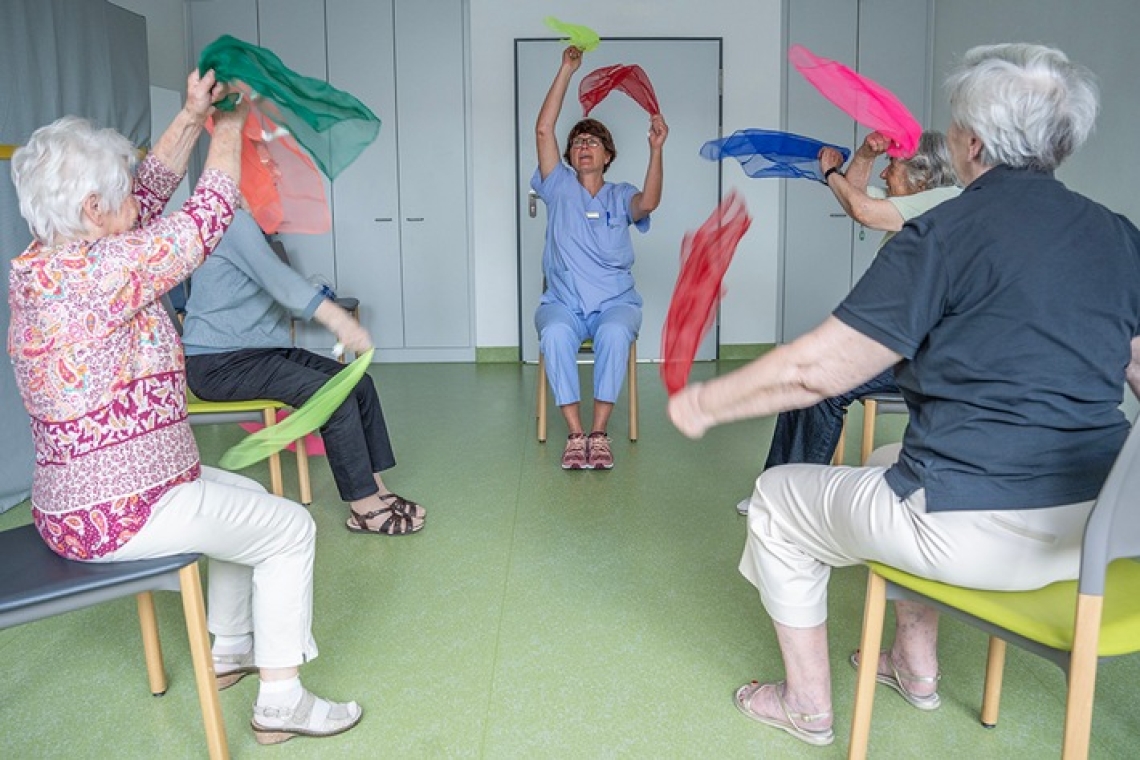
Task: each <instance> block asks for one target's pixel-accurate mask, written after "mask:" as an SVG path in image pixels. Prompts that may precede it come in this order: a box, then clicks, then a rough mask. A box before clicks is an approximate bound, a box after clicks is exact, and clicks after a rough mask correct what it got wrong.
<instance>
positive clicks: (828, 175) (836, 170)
mask: <svg viewBox="0 0 1140 760" xmlns="http://www.w3.org/2000/svg"><path fill="white" fill-rule="evenodd" d="M832 174H838V175H839V176H840V177H846V176H847V175H846V174H844V173H843V171H842V170H841V169H840V168H839V167H838V166H833V167H831V168H830V169H828V170H827V171H825V172H824V173H823V183H824V184H825V185H826V184H827V181H828V180H829V179H831V175H832Z"/></svg>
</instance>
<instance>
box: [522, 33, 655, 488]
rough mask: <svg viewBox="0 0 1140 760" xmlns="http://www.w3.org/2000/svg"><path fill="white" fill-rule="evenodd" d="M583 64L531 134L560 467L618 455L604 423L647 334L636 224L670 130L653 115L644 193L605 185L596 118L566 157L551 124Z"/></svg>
mask: <svg viewBox="0 0 1140 760" xmlns="http://www.w3.org/2000/svg"><path fill="white" fill-rule="evenodd" d="M581 65H582V51H580V50H579V49H578V48H576V47H568V48H566V49H565V50H564V51H563V52H562V64H561V66H559V69H558V74H557V76H555V77H554V82H553V83H552V84H551V85H550V91H549V92H547V94H546V99H545V100H544V101H543V103H542V109H541V110H540V111H539V113H538V121H537V123H536V124H535V129H534V131H535V142H536V144H537V151H538V169H537V170H536V171H535V173H534V177H533V178H532V179H531V187H532V188H534V190H535V192H537V193H538V196H539V197H540V198H542V200H543V202H544V203H545V204H546V211H547V226H546V245H545V249H544V250H543V253H542V271H543V275H544V276H545V278H546V291H545V292H544V293H543V294H542V299H541V301H540V302H539V306H538V311H537V312H536V313H535V316H534V322H535V327H537V328H538V337H539V348H540V350H541V351H542V354H543V356H544V357H545V358H546V367H547V376H548V377H549V378H550V384H551V387H552V389H553V391H554V401H555V403H556V404H558V408H559V409H560V410H561V411H562V416H563V418H565V420H566V426H567V428H568V430H569V436H568V437H567V439H566V449H565V451H564V452H563V454H562V468H563V469H566V470H582V469H604V470H608V469H610V468H612V467H613V465H614V459H613V453H612V452H611V451H610V439H609V436H608V435H607V434H606V426H607V424H608V423H609V419H610V413H611V412H612V411H613V408H614V401H615V400H617V396H618V393H619V392H620V391H621V386H622V382H624V380H625V371H626V358H627V357H628V355H629V347H630V345H631V344H632V343H633V341H634V340H636V339H637V332H638V330H639V329H641V296H640V295H638V293H637V290H636V289H635V288H634V283H633V273H632V272H631V269H632V267H633V255H634V254H633V242H632V240H631V239H630V234H629V227H630V225H631V224H632V225H634V226H636V227H637V229H638V230H640V231H641V232H643V233H644V232H647V231H648V230H649V214H650V212H652V211H653V210H654V209H656V208H657V206H658V204H660V202H661V181H662V167H661V149H662V147H663V146H664V144H665V138H666V137H667V136H668V134H669V128H668V126H666V124H665V119H664V118H662V117H661V116H660V115H657V116H652V117H650V120H649V166H648V167H647V168H646V171H645V189H644V190H638V189H637V188H636V187H634V186H633V185H631V184H629V183H626V182H621V183H618V184H613V183H610V182H606V181H605V178H604V174H605V172H606V170H607V169H608V168H609V167H610V164H611V163H613V160H614V159H615V158H617V149H616V148H615V147H614V141H613V137H612V136H611V135H610V131H609V130H608V129H606V127H605V125H604V124H602V123H601V122H599V121H597V120H595V119H583V120H582V121H579V122H578V123H577V124H575V125H574V128H573V129H571V130H570V136H569V137H568V138H567V140H566V150H565V152H560V151H559V145H558V139H557V138H556V137H555V135H554V127H555V124H556V123H557V122H558V115H559V113H560V112H561V110H562V101H563V99H564V98H565V97H566V90H567V88H568V86H569V84H570V79H571V77H573V76H574V73H575V72H576V71H577V70H578V67H579V66H581ZM563 159H565V161H566V163H563ZM567 164H569V165H567ZM587 338H590V339H592V340H593V343H594V354H595V364H594V415H593V424H592V425H591V427H590V433H589V435H588V436H587V435H586V432H585V429H584V428H583V427H582V419H581V414H580V401H581V391H580V388H579V384H578V364H577V358H578V349H579V347H580V346H581V345H582V342H583V341H585V340H586V339H587Z"/></svg>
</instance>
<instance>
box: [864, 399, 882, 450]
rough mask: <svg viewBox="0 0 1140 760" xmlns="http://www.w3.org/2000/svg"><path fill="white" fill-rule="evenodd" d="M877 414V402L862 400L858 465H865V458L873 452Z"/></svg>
mask: <svg viewBox="0 0 1140 760" xmlns="http://www.w3.org/2000/svg"><path fill="white" fill-rule="evenodd" d="M878 412H879V402H878V401H875V399H873V398H865V399H863V451H862V456H861V457H860V459H859V464H867V457H869V456H871V452H872V451H874V450H875V416H876V415H877V414H878Z"/></svg>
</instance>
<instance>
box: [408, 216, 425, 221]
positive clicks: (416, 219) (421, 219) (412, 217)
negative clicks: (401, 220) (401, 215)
mask: <svg viewBox="0 0 1140 760" xmlns="http://www.w3.org/2000/svg"><path fill="white" fill-rule="evenodd" d="M423 220H424V218H423V217H422V216H409V217H408V218H407V221H409V222H422V221H423Z"/></svg>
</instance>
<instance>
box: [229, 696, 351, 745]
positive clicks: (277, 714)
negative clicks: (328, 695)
mask: <svg viewBox="0 0 1140 760" xmlns="http://www.w3.org/2000/svg"><path fill="white" fill-rule="evenodd" d="M363 714H364V711H363V710H361V709H360V705H358V704H356V703H355V702H330V701H329V700H327V699H321V698H320V697H317V696H315V695H314V694H313V693H312V692H311V691H309V690H308V689H302V690H301V699H300V700H299V701H298V702H297V704H295V705H293V706H292V707H275V706H265V707H262V706H260V705H256V704H255V705H254V706H253V720H251V721H250V725H251V726H252V727H253V736H254V738H255V739H257V743H258V744H280V743H281V742H285V741H289V740H290V739H292V738H293V737H294V736H314V737H323V736H336V735H337V734H343V733H344V732H345V731H347V730H349V729H350V728H352V727H353V726H355V725H356V724H357V723H359V722H360V718H361V716H363Z"/></svg>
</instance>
